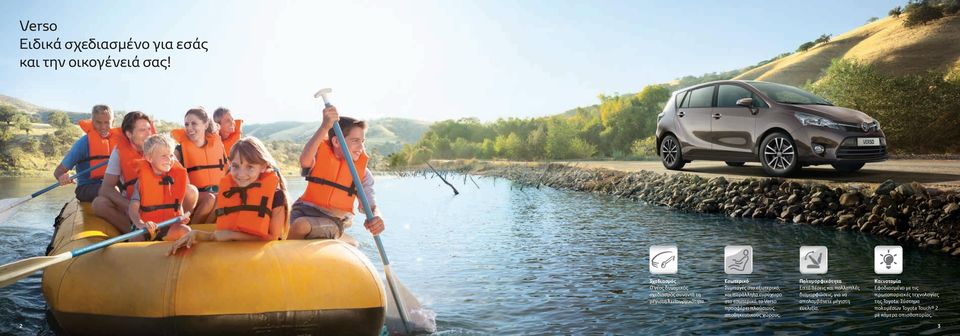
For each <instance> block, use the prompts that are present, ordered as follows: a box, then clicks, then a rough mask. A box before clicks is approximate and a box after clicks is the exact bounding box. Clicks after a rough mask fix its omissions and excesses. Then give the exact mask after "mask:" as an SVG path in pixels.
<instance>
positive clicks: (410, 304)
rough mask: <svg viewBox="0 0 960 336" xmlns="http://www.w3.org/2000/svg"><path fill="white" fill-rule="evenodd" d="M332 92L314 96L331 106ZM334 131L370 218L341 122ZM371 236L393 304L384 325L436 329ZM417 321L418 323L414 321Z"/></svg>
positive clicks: (377, 238)
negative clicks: (396, 317) (414, 318)
mask: <svg viewBox="0 0 960 336" xmlns="http://www.w3.org/2000/svg"><path fill="white" fill-rule="evenodd" d="M330 92H332V90H331V89H322V90H320V91H318V92H317V93H316V94H315V95H314V96H313V97H314V98H317V97H323V104H324V106H326V107H329V106H331V105H330V102H329V100H328V99H327V95H328V94H330ZM333 131H334V132H335V133H336V134H337V140H339V141H340V149H341V150H343V157H344V160H346V161H347V166H348V167H350V175H352V176H353V184H354V185H355V186H356V189H357V196H359V197H360V204H362V205H363V211H364V213H365V214H366V216H367V219H371V218H373V210H372V209H371V208H370V203H369V202H368V200H367V194H366V192H365V191H364V190H363V183H362V182H361V181H360V175H358V174H357V168H356V167H355V166H354V165H353V158H352V157H351V156H350V150H348V149H347V141H346V139H344V137H343V130H342V129H340V123H339V122H334V123H333ZM373 240H374V241H375V242H376V243H377V251H379V252H380V260H381V261H383V272H384V274H385V275H386V278H387V285H388V288H389V289H390V296H389V297H388V299H393V303H394V304H393V305H388V309H387V312H388V314H387V315H388V318H387V328H388V329H390V331H391V333H402V334H411V333H413V332H416V331H423V332H433V331H435V329H436V326H435V325H434V324H433V322H432V318H433V316H432V312H425V311H424V310H423V308H422V307H421V305H420V303H419V302H417V298H416V297H415V296H413V294H412V293H410V291H408V290H407V288H406V287H404V286H403V285H402V284H400V282H399V281H397V280H396V278H395V277H394V275H393V272H392V271H391V270H390V260H389V259H387V252H386V250H384V248H383V242H381V241H380V235H374V236H373ZM394 306H395V307H396V309H397V313H398V314H399V317H400V322H401V323H400V324H401V325H402V326H400V325H397V323H396V321H395V320H394V321H391V320H392V319H391V316H390V315H391V313H392V312H391V311H390V309H389V307H394ZM408 308H409V309H411V310H410V312H412V313H414V314H415V315H417V316H418V317H419V318H418V320H417V321H410V319H409V318H408V317H409V315H408V314H407V312H408V311H407V309H408ZM413 322H419V323H413Z"/></svg>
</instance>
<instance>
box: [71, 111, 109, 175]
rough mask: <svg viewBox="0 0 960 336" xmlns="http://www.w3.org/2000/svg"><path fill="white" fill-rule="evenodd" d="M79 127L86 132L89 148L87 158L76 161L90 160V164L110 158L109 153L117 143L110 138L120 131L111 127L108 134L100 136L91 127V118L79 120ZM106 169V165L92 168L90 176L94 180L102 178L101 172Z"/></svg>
mask: <svg viewBox="0 0 960 336" xmlns="http://www.w3.org/2000/svg"><path fill="white" fill-rule="evenodd" d="M80 129H82V130H83V132H84V133H86V134H87V148H88V149H89V156H87V158H85V159H82V160H80V161H77V163H80V162H88V161H89V162H90V165H91V166H95V165H97V164H100V163H101V162H103V161H104V160H107V159H109V158H110V153H111V152H113V149H114V148H116V147H117V144H116V143H114V142H113V141H112V140H113V138H114V136H115V135H116V134H119V133H120V129H119V128H116V127H115V128H111V129H110V134H109V135H107V137H106V138H104V137H102V136H100V132H97V130H96V129H94V128H93V120H90V119H84V120H80ZM106 170H107V167H106V166H103V167H100V168H97V169H94V170H93V171H91V172H90V178H91V179H94V180H99V179H102V178H103V173H104V172H105V171H106Z"/></svg>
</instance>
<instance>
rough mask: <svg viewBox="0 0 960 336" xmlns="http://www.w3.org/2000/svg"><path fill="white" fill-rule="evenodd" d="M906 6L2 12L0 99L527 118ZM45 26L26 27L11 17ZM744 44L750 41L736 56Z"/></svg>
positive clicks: (315, 6)
mask: <svg viewBox="0 0 960 336" xmlns="http://www.w3.org/2000/svg"><path fill="white" fill-rule="evenodd" d="M903 3H905V1H887V0H881V1H805V2H778V1H736V2H734V1H686V2H682V1H677V2H667V1H659V2H652V1H651V2H640V1H626V2H621V1H458V0H450V1H349V2H347V1H333V2H331V1H300V2H294V1H277V2H266V1H264V2H253V1H246V2H233V1H229V2H228V1H196V2H194V1H167V2H121V1H109V2H107V1H104V2H82V3H81V2H66V1H61V2H55V1H31V2H26V1H4V2H2V3H0V26H2V29H0V41H3V43H0V94H4V95H9V96H13V97H17V98H21V99H24V100H27V101H29V102H32V103H35V104H38V105H41V106H46V107H51V108H58V109H64V110H69V111H84V112H86V111H89V109H90V107H91V106H92V105H94V104H99V103H106V104H108V105H110V106H111V107H113V108H114V109H115V110H127V111H130V110H141V111H144V112H147V113H149V114H152V115H155V116H158V117H160V118H161V119H165V120H168V121H174V122H181V121H182V117H183V114H184V113H185V112H186V111H187V110H188V109H189V108H191V107H194V106H198V105H199V106H204V107H206V108H207V109H208V110H209V111H212V110H213V109H214V108H216V107H217V106H227V107H230V108H231V109H232V110H234V113H235V116H237V117H239V118H243V119H246V120H248V121H250V122H256V123H262V122H271V121H281V120H297V121H314V120H319V113H318V110H319V104H318V102H317V101H315V100H314V99H313V97H312V95H313V93H314V92H316V91H317V90H318V89H320V88H322V87H331V88H333V90H334V92H333V97H332V99H333V101H334V103H335V104H336V105H337V106H338V108H339V109H340V112H341V113H342V114H343V115H349V116H357V117H361V118H365V119H371V118H381V117H403V118H413V119H420V120H429V121H433V120H443V119H452V118H461V117H477V118H480V119H481V120H485V121H490V120H495V119H497V118H502V117H533V116H543V115H550V114H556V113H560V112H563V111H565V110H568V109H571V108H574V107H577V106H587V105H591V104H595V103H597V102H598V99H597V95H598V94H600V93H605V94H612V93H615V92H619V93H627V92H636V91H639V90H640V89H641V88H643V86H645V85H647V84H653V83H663V82H668V81H670V80H673V79H675V78H677V77H682V76H685V75H699V74H702V73H705V72H713V71H725V70H731V69H736V68H740V67H744V66H747V65H751V64H755V63H757V62H759V61H762V60H764V59H768V58H770V57H773V56H775V55H778V54H780V53H783V52H788V51H793V50H795V49H796V48H797V46H799V45H800V44H801V43H803V42H806V41H811V40H813V39H815V38H816V37H817V36H819V35H820V34H832V35H834V36H836V35H839V34H842V33H844V32H846V31H848V30H850V29H853V28H855V27H858V26H860V25H863V24H864V23H865V22H866V20H867V19H868V18H870V17H872V16H876V17H883V16H885V15H886V13H887V11H888V10H890V9H891V8H893V7H895V6H898V5H902V4H903ZM21 20H23V21H26V20H31V21H33V22H54V23H56V24H57V26H58V27H57V28H58V29H57V31H56V32H24V31H22V30H21V28H20V21H21ZM57 37H59V38H60V40H61V41H70V40H85V39H89V38H91V37H93V38H96V39H97V40H122V41H127V40H129V39H130V38H131V37H132V38H133V39H134V40H140V41H144V40H151V41H152V40H174V41H177V40H190V41H193V40H194V39H196V38H200V39H201V40H205V41H209V44H208V46H209V49H210V50H209V52H192V51H163V50H161V51H160V52H154V51H153V50H152V49H151V50H149V51H138V52H131V51H122V52H89V51H85V52H82V53H76V52H73V51H52V52H46V51H37V50H21V49H20V39H21V38H28V39H33V38H41V39H44V40H53V39H56V38H57ZM745 46H747V47H745ZM107 55H110V56H111V57H112V58H117V57H120V58H128V57H129V58H132V57H133V56H134V55H136V56H138V57H139V58H153V57H164V58H165V57H167V56H170V57H171V61H172V62H171V63H172V64H171V67H170V69H168V70H154V69H142V68H141V69H117V68H114V69H104V70H95V69H93V70H91V69H86V68H84V69H66V70H64V69H61V70H53V69H46V68H40V69H30V68H20V67H19V61H20V59H31V58H35V59H43V58H63V59H68V58H80V59H91V58H105V57H106V56H107Z"/></svg>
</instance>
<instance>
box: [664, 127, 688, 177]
mask: <svg viewBox="0 0 960 336" xmlns="http://www.w3.org/2000/svg"><path fill="white" fill-rule="evenodd" d="M680 149H681V148H680V141H679V140H677V137H675V136H673V135H672V134H670V135H667V136H666V137H664V138H663V141H660V162H663V166H664V167H666V168H667V169H670V170H679V169H681V168H683V165H684V164H686V162H685V161H683V153H682V151H681V150H680Z"/></svg>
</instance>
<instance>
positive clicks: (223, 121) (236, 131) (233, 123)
mask: <svg viewBox="0 0 960 336" xmlns="http://www.w3.org/2000/svg"><path fill="white" fill-rule="evenodd" d="M213 122H215V123H217V125H218V126H219V127H220V131H219V132H220V140H221V141H223V149H224V150H225V151H226V152H225V153H227V154H228V155H229V154H230V151H231V150H232V149H233V144H235V143H237V141H238V140H240V137H241V136H243V135H242V133H241V132H240V127H241V126H243V120H240V119H233V114H232V113H230V109H228V108H226V107H222V106H221V107H218V108H217V109H216V110H214V111H213Z"/></svg>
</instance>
